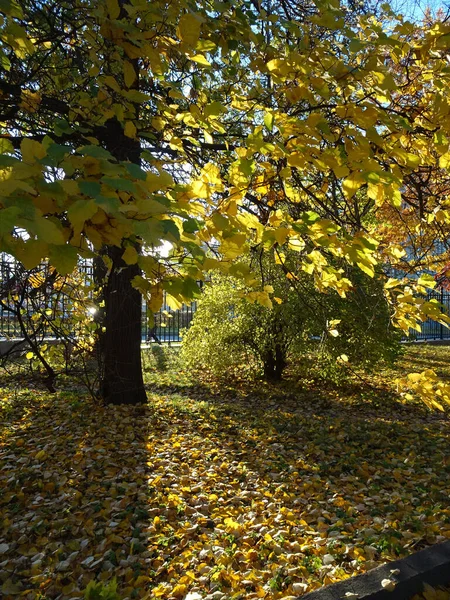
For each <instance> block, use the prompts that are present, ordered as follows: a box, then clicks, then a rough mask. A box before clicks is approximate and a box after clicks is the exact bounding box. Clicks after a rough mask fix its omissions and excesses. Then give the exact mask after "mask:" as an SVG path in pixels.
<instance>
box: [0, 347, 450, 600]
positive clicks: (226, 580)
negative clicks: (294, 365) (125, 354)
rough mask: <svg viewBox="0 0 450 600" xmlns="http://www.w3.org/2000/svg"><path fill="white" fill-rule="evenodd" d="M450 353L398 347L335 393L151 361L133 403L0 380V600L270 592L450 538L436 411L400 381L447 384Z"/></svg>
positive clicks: (444, 419) (440, 420) (270, 595)
mask: <svg viewBox="0 0 450 600" xmlns="http://www.w3.org/2000/svg"><path fill="white" fill-rule="evenodd" d="M156 352H159V350H156ZM449 354H450V348H448V347H445V346H422V345H421V346H409V347H408V348H407V354H406V355H405V356H404V357H403V358H402V360H401V361H400V362H399V364H398V365H397V367H396V369H391V370H386V371H383V372H379V373H377V374H375V375H372V376H370V377H369V376H363V379H362V380H361V379H360V378H354V379H350V380H348V381H347V382H346V383H345V384H342V385H340V386H336V385H331V384H325V383H324V382H320V381H317V380H312V379H311V380H308V381H304V380H298V381H297V378H296V376H295V374H294V373H293V374H292V375H291V378H290V379H289V380H287V381H284V382H282V383H280V384H277V385H268V384H265V383H263V382H257V383H256V384H255V382H253V383H248V382H245V381H244V380H240V378H239V377H238V376H237V377H236V379H235V380H234V381H230V380H228V381H227V382H225V383H224V382H216V381H208V380H206V379H205V380H203V381H196V380H194V379H193V377H192V376H191V375H190V374H189V373H186V372H184V371H183V369H182V365H181V364H180V363H179V359H178V355H177V353H176V351H173V352H168V353H167V352H166V353H164V355H161V353H159V354H156V356H155V355H154V354H149V355H148V356H145V359H144V368H145V376H146V381H147V384H148V391H149V402H148V405H147V406H145V407H103V406H101V405H100V404H98V403H97V404H96V403H94V402H93V401H92V400H91V399H89V398H88V397H86V396H85V395H83V393H82V392H80V391H79V390H77V389H76V388H73V389H69V388H67V389H66V390H65V391H60V392H58V393H57V394H56V395H53V396H51V395H50V394H47V393H46V392H44V391H42V390H37V389H32V388H31V387H29V388H27V387H26V385H25V384H22V385H21V386H20V387H19V386H17V385H16V384H15V383H14V382H13V381H11V385H8V384H9V382H5V383H6V385H5V387H4V388H3V389H2V390H1V391H0V411H1V416H2V419H1V425H0V431H1V437H0V467H1V471H0V487H1V489H2V490H4V492H3V494H2V495H1V496H0V512H1V515H2V529H1V537H0V590H1V592H2V597H4V598H5V599H8V598H12V599H15V598H19V597H20V598H25V599H30V600H31V599H33V600H34V599H35V598H40V599H41V600H44V599H57V598H62V599H65V598H80V599H81V598H84V597H85V596H86V597H88V596H89V594H92V593H94V592H95V590H100V589H103V588H104V589H105V590H106V591H105V594H104V597H111V598H113V597H115V598H118V599H120V600H125V599H132V598H163V599H164V600H166V599H167V600H168V599H169V598H173V599H174V600H176V599H184V598H185V597H186V596H187V595H188V594H193V593H197V594H199V595H200V596H201V597H207V596H209V598H210V600H212V599H213V598H214V600H220V599H221V598H223V600H225V599H226V598H236V599H238V598H241V597H242V598H244V597H245V598H246V599H251V598H255V599H256V598H267V599H268V600H272V599H278V598H284V597H286V596H291V595H298V594H300V593H304V592H306V591H310V590H313V589H316V588H318V587H320V586H322V585H324V584H327V583H331V582H334V581H339V580H341V579H344V578H346V577H349V576H351V575H354V574H357V573H361V572H363V571H366V570H368V569H370V568H372V567H374V566H376V565H379V564H381V563H384V562H386V561H389V560H393V559H396V558H398V557H401V556H405V555H407V554H409V553H411V552H414V551H415V550H418V549H420V548H422V547H424V546H427V545H429V544H433V543H435V542H437V541H441V540H443V539H446V538H450V506H449V498H448V490H449V488H450V462H449V456H450V453H449V436H448V424H449V423H448V415H445V414H442V413H431V412H430V411H428V410H427V409H426V408H425V407H424V406H423V405H422V404H420V403H408V404H405V403H403V402H401V401H400V400H399V398H398V396H397V395H396V386H395V378H396V377H398V376H399V375H402V374H404V373H405V372H406V371H410V370H414V369H419V370H422V369H423V368H434V369H435V370H437V371H438V372H439V373H440V375H441V376H443V377H449V376H450V360H449V358H450V356H449ZM16 383H17V382H16ZM15 385H16V387H15ZM114 579H115V581H116V582H117V592H116V591H115V588H114V585H113V582H114ZM91 582H92V583H91ZM89 586H90V588H89ZM87 588H88V591H87V592H86V589H87ZM89 589H90V590H91V592H89ZM92 590H94V592H92ZM108 594H109V595H108ZM188 598H189V596H188ZM193 598H195V596H193Z"/></svg>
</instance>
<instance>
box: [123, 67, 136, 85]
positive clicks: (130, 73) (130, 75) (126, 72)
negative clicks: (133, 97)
mask: <svg viewBox="0 0 450 600" xmlns="http://www.w3.org/2000/svg"><path fill="white" fill-rule="evenodd" d="M123 76H124V80H125V85H126V86H127V87H128V88H129V87H131V86H132V85H133V83H134V82H135V80H136V71H135V70H134V67H133V65H132V64H131V63H130V62H129V61H128V60H126V61H124V63H123Z"/></svg>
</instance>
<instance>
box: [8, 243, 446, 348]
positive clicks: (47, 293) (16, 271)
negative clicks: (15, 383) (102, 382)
mask: <svg viewBox="0 0 450 600" xmlns="http://www.w3.org/2000/svg"><path fill="white" fill-rule="evenodd" d="M44 268H45V266H44ZM78 271H79V276H80V277H81V280H85V281H88V280H92V275H93V273H92V272H93V266H92V263H90V262H88V261H86V262H83V263H80V265H79V266H78ZM28 274H29V272H26V271H25V269H24V267H23V266H22V265H21V264H20V263H18V262H16V261H14V260H13V259H12V257H10V256H8V255H6V254H0V341H1V340H5V339H9V340H11V339H20V338H21V337H22V335H21V328H20V324H19V321H18V318H17V316H16V314H15V312H14V311H11V310H9V309H8V302H9V301H8V296H9V295H10V294H14V293H16V292H15V290H16V288H17V283H19V282H23V280H24V278H25V277H26V276H27V275H28ZM27 285H28V286H29V287H30V288H32V287H33V283H32V281H27ZM34 292H35V293H34V296H33V297H32V299H30V298H28V297H25V298H24V301H23V305H22V310H23V311H24V312H25V313H28V315H30V314H33V312H36V311H37V310H39V309H41V308H42V309H44V310H47V311H48V310H54V311H55V312H56V311H58V312H59V314H63V315H64V314H67V315H68V314H69V313H70V310H71V309H70V303H69V302H68V301H67V300H65V298H64V296H63V295H61V296H58V295H57V294H52V293H51V290H48V289H45V290H41V292H39V288H38V287H35V289H34ZM39 293H41V294H42V297H39ZM432 299H434V300H437V301H438V302H440V303H441V304H442V305H443V307H444V310H445V312H446V313H447V314H450V292H447V291H444V290H442V291H434V292H430V293H429V294H428V296H427V300H432ZM52 303H53V304H52ZM196 308H197V303H196V302H193V303H192V304H190V305H185V304H184V305H182V307H181V308H180V309H178V310H173V309H171V308H170V307H168V306H167V304H166V299H165V297H164V301H163V306H162V308H161V310H160V311H158V312H157V313H156V314H155V315H154V324H153V326H152V327H150V326H149V322H148V315H147V306H146V303H145V300H144V301H143V303H142V342H143V343H147V342H152V341H154V342H161V343H168V344H170V343H173V342H180V341H181V333H180V332H181V331H182V330H183V329H187V328H188V327H189V325H190V323H191V321H192V319H193V317H194V314H195V311H196ZM45 334H46V335H47V336H48V337H52V331H51V328H50V329H49V331H46V332H45ZM407 339H408V341H411V340H418V341H420V340H423V341H425V340H450V329H448V328H447V327H445V326H444V325H441V324H440V323H436V322H435V321H431V320H428V321H425V322H424V323H422V331H421V332H420V333H419V332H417V331H413V330H411V336H410V337H409V338H407Z"/></svg>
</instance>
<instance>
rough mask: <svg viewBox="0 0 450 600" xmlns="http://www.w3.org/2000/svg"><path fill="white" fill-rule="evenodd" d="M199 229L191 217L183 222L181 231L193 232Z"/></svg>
mask: <svg viewBox="0 0 450 600" xmlns="http://www.w3.org/2000/svg"><path fill="white" fill-rule="evenodd" d="M199 229H200V227H199V225H198V222H197V221H196V220H195V219H192V218H191V217H190V218H189V219H187V221H184V222H183V231H185V232H186V233H195V232H196V231H198V230H199Z"/></svg>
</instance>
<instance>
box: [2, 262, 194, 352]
mask: <svg viewBox="0 0 450 600" xmlns="http://www.w3.org/2000/svg"><path fill="white" fill-rule="evenodd" d="M77 270H78V279H79V280H80V281H81V282H82V283H83V282H87V281H89V280H91V281H92V278H93V265H92V263H91V262H89V261H84V262H81V263H80V264H79V265H78V268H77ZM39 273H40V274H41V275H39ZM39 276H41V279H42V281H41V282H39V281H38V282H37V283H36V281H34V280H33V278H36V277H39ZM27 277H28V279H27ZM46 278H47V280H48V281H49V282H51V277H49V269H48V267H47V266H46V265H41V266H40V267H39V269H36V270H33V271H32V272H31V276H30V272H29V271H26V270H25V269H24V268H23V267H22V266H21V264H20V263H18V262H16V261H14V260H13V259H12V258H11V257H10V256H8V255H5V254H0V341H1V340H12V339H21V338H22V337H23V334H22V329H21V325H20V322H19V317H18V315H17V300H16V301H15V302H12V301H11V296H16V298H17V295H18V294H20V293H21V292H22V291H23V288H24V287H25V289H26V292H27V293H26V294H23V298H19V300H20V302H21V305H20V309H21V311H22V312H23V313H24V314H27V315H28V316H30V315H32V314H33V313H36V312H37V311H39V310H44V311H47V312H48V311H50V316H49V319H51V313H52V312H54V314H55V315H56V313H58V314H59V315H63V316H69V314H70V312H71V310H72V303H71V301H70V300H69V299H68V298H67V297H66V296H65V295H64V294H58V293H53V292H52V290H51V288H50V289H49V287H48V284H46V283H44V282H45V281H46ZM24 280H26V282H25V286H24V285H23V283H24ZM39 283H41V285H39ZM29 292H32V293H31V294H30V293H29ZM196 307H197V303H196V302H193V303H192V304H190V305H186V304H183V305H182V306H181V308H180V309H178V310H173V309H171V308H170V307H169V306H167V304H166V298H165V295H164V297H163V306H162V308H161V310H159V311H158V312H157V313H156V314H154V315H153V318H154V323H153V326H152V327H151V326H149V319H148V313H147V306H146V302H145V300H143V302H142V342H143V343H146V342H151V341H155V342H161V343H169V344H170V343H173V342H179V341H180V340H181V333H180V332H181V330H182V329H184V328H187V327H189V325H190V323H191V321H192V318H193V316H194V314H195V310H196ZM24 321H25V319H24ZM27 321H29V319H27ZM29 327H30V328H31V324H29ZM28 333H31V331H30V330H29V331H28ZM42 336H43V337H48V338H51V337H54V333H53V331H52V328H51V327H50V326H48V327H47V328H45V330H44V331H42V332H41V337H42Z"/></svg>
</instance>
